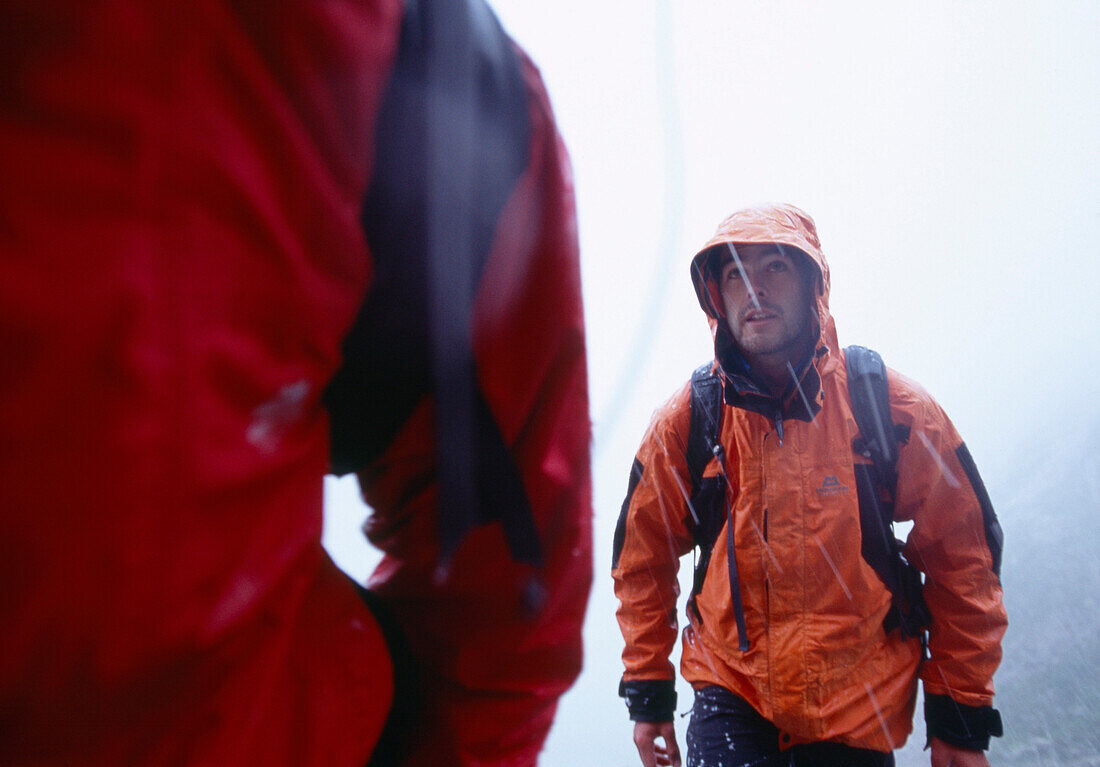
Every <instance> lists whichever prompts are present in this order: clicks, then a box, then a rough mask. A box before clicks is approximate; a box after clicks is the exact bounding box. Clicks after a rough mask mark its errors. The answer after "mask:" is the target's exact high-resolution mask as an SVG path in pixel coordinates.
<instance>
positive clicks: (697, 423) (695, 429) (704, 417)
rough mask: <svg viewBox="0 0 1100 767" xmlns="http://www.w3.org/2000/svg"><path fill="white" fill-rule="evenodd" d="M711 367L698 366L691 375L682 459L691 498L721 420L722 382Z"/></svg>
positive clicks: (711, 452) (714, 440)
mask: <svg viewBox="0 0 1100 767" xmlns="http://www.w3.org/2000/svg"><path fill="white" fill-rule="evenodd" d="M713 365H714V363H713V362H708V363H706V364H704V365H700V366H699V367H697V368H696V369H695V371H694V372H693V373H692V374H691V426H690V429H689V431H688V445H687V455H686V456H685V457H686V459H687V467H688V474H689V476H690V477H691V494H692V495H695V493H696V492H697V491H698V490H699V483H700V481H701V480H702V478H703V469H705V468H706V466H707V464H708V463H710V459H711V458H713V457H714V446H715V445H716V444H717V443H718V426H719V424H720V423H721V420H722V381H721V380H720V379H719V378H718V376H717V375H716V374H715V373H714V372H713V370H712V367H713Z"/></svg>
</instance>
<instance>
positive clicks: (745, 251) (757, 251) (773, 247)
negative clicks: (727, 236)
mask: <svg viewBox="0 0 1100 767" xmlns="http://www.w3.org/2000/svg"><path fill="white" fill-rule="evenodd" d="M735 251H736V253H737V259H739V260H740V261H741V263H742V264H752V263H756V262H759V261H761V260H763V259H767V258H773V257H778V258H781V259H783V260H785V261H787V262H788V263H790V264H792V265H794V264H795V263H796V262H795V259H794V253H793V252H792V251H791V249H790V248H785V247H783V246H782V245H778V244H776V243H773V242H765V243H755V242H754V243H743V244H740V245H738V244H733V245H728V246H726V247H725V252H724V253H723V254H722V272H723V273H724V272H725V271H726V270H727V269H729V268H731V267H733V266H734V264H735V261H734V252H735Z"/></svg>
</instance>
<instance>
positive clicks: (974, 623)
mask: <svg viewBox="0 0 1100 767" xmlns="http://www.w3.org/2000/svg"><path fill="white" fill-rule="evenodd" d="M771 242H774V243H781V244H784V245H787V246H793V247H795V248H798V250H800V251H802V253H804V254H805V255H806V256H808V257H809V259H810V261H811V262H812V263H813V264H814V265H815V266H816V267H817V272H818V274H817V277H818V280H817V290H816V310H817V312H816V316H817V321H818V327H819V328H820V335H819V340H818V342H817V346H816V350H815V353H814V355H813V357H812V359H808V360H806V362H805V363H804V364H803V366H802V367H801V369H800V370H799V371H798V376H799V378H800V383H801V388H802V391H803V392H804V393H805V395H806V398H805V399H803V398H802V397H801V396H800V395H799V394H798V393H797V390H795V391H792V392H791V393H790V395H789V396H788V397H786V398H785V399H784V400H783V401H779V400H777V399H775V398H773V397H771V396H770V395H767V394H766V393H765V392H764V391H762V390H761V389H760V388H759V387H757V386H756V384H755V383H754V382H753V381H752V379H751V377H749V376H748V374H747V373H746V372H745V371H746V368H745V367H744V363H743V361H742V360H741V358H740V355H739V353H738V350H737V348H736V346H735V344H734V342H733V340H732V337H731V335H730V333H729V331H728V329H727V328H726V323H725V321H724V319H722V318H721V317H720V311H721V310H720V308H717V307H720V306H721V303H720V302H719V301H717V296H718V293H717V286H716V285H715V284H714V283H713V282H712V281H710V280H708V277H707V274H708V270H707V269H706V268H705V264H704V261H705V259H706V258H708V257H709V256H710V255H711V254H712V253H714V251H712V250H711V249H712V248H714V246H716V245H719V246H725V245H726V243H771ZM692 276H693V279H694V282H695V286H696V291H697V293H698V295H699V301H700V304H701V305H702V307H703V309H704V311H705V312H706V313H707V315H708V317H709V321H710V325H711V330H712V333H713V335H714V338H715V352H716V365H717V368H718V370H719V372H720V373H721V374H722V376H721V377H722V381H723V390H724V400H725V402H724V404H723V407H722V415H721V427H720V439H721V442H722V445H723V446H724V448H725V465H724V466H722V467H719V466H718V465H717V464H718V459H717V458H715V459H712V460H711V462H710V465H709V466H707V468H706V470H705V472H704V476H715V475H716V473H717V472H719V471H724V472H725V474H726V476H727V477H728V482H729V490H728V491H727V493H728V496H727V497H728V498H729V500H730V503H731V504H732V515H733V520H734V541H735V545H736V548H735V550H736V565H737V571H738V576H737V577H738V580H739V591H740V596H741V601H742V604H743V609H744V618H745V623H746V629H747V634H748V640H749V649H748V650H747V651H744V652H743V651H741V650H740V649H739V647H738V645H739V642H738V639H739V638H738V635H737V625H736V621H735V618H734V612H733V609H732V601H731V592H730V577H729V575H728V560H727V555H726V551H727V548H726V547H727V540H726V538H727V534H728V530H727V529H726V526H723V529H722V531H721V533H720V534H719V537H718V539H717V540H716V541H715V544H714V549H713V554H712V556H711V560H710V564H709V568H708V571H707V574H706V578H705V581H704V583H703V586H702V589H701V592H700V593H699V594H698V596H697V598H696V607H697V614H693V611H689V625H688V626H687V627H686V628H685V629H684V635H683V653H682V659H681V672H682V673H683V675H684V677H685V678H686V679H687V680H688V681H689V682H690V683H691V684H692V685H693V687H695V688H696V689H699V688H701V687H703V686H706V685H712V684H716V685H721V686H722V687H725V688H727V689H729V690H731V691H733V692H734V693H736V694H737V695H739V696H741V697H743V698H744V699H745V700H747V701H748V702H749V703H750V704H751V705H752V706H753V707H754V708H755V709H757V710H758V711H759V712H760V713H761V714H762V715H763V716H764V717H766V718H767V719H769V720H770V721H771V722H773V723H774V724H775V725H776V726H777V727H778V728H779V730H780V733H781V735H780V745H781V746H782V747H786V746H789V745H794V744H796V743H799V742H807V741H820V740H832V741H840V742H843V743H847V744H849V745H852V746H856V747H861V748H870V749H875V750H878V751H887V750H891V749H895V748H898V747H900V746H902V745H903V744H904V742H905V740H906V738H907V737H908V735H909V733H910V732H911V731H912V718H913V709H914V702H915V695H916V678H917V675H918V669H919V676H920V678H921V679H922V680H923V682H924V687H925V695H926V699H927V701H928V703H927V704H926V713H927V714H928V717H929V732H930V734H934V735H938V736H940V737H943V738H944V739H945V740H949V741H952V740H953V741H955V742H956V744H957V745H976V747H985V745H987V744H988V734H989V733H992V734H999V726H1000V725H999V719H997V723H996V724H995V725H994V724H992V722H990V717H994V718H995V712H994V711H993V710H992V709H990V708H988V707H989V706H990V704H991V702H992V697H993V683H992V677H993V672H994V670H995V669H996V667H997V665H998V663H999V661H1000V657H1001V648H1000V641H1001V637H1002V635H1003V634H1004V631H1005V628H1006V625H1007V618H1006V614H1005V610H1004V606H1003V603H1002V599H1001V597H1002V592H1001V585H1000V581H999V577H998V574H997V570H999V560H1000V546H1001V539H1000V528H999V526H998V524H997V521H996V517H995V515H994V513H993V509H992V507H991V506H990V504H989V502H988V496H987V495H986V493H985V490H984V487H983V486H982V484H981V479H980V477H979V476H978V474H977V471H976V469H975V468H974V464H973V462H972V461H971V459H970V456H969V453H968V452H967V450H966V447H965V445H964V444H963V443H962V441H961V439H960V438H959V435H958V434H957V433H956V431H955V429H954V427H953V426H952V424H951V422H950V421H949V420H948V418H947V416H946V414H945V413H944V412H943V410H941V409H940V407H939V406H938V405H937V404H936V402H935V401H934V400H933V399H932V398H931V397H930V396H929V395H928V394H927V393H926V392H925V391H924V390H923V389H922V388H921V387H920V386H919V385H918V384H916V383H914V382H913V381H911V380H909V379H907V378H905V377H903V376H901V375H899V374H898V373H896V372H894V371H892V370H891V371H889V374H888V380H889V386H890V406H891V412H892V416H893V420H894V421H895V423H897V424H900V425H904V426H907V427H909V430H910V438H909V440H908V442H907V443H906V444H904V445H902V446H901V447H900V457H899V460H898V482H897V501H896V505H895V514H894V517H895V520H896V521H903V520H912V522H913V528H912V531H911V533H910V535H909V538H908V542H907V544H906V546H905V550H904V551H905V554H906V556H907V558H909V560H910V561H912V562H914V563H915V564H916V565H917V566H918V567H919V568H920V569H921V570H922V571H923V572H924V573H925V574H926V585H925V587H924V596H925V599H926V601H927V603H928V606H929V609H930V611H931V613H932V616H933V625H932V627H931V630H930V655H931V657H930V659H929V660H927V661H926V662H925V663H924V664H923V665H921V663H920V657H921V647H920V643H919V641H918V640H916V639H908V640H905V639H902V638H901V637H900V635H899V633H898V632H897V631H893V632H891V633H890V634H889V635H888V634H887V633H886V631H885V630H884V629H883V618H884V616H885V615H886V612H887V610H888V608H889V607H890V600H891V595H890V592H889V591H888V590H887V588H886V587H885V586H884V585H883V583H882V581H881V579H880V578H879V577H878V575H877V574H876V573H875V571H874V570H873V569H872V568H871V566H870V565H869V564H868V563H867V562H866V561H865V560H864V558H863V557H862V556H861V552H860V544H861V534H860V521H859V520H860V517H859V509H858V504H857V496H856V490H855V488H856V483H855V475H854V468H853V465H854V461H856V460H859V461H863V460H864V459H863V458H862V457H861V456H855V455H854V453H853V450H852V441H853V439H854V438H855V437H856V436H857V435H858V428H857V426H856V423H855V419H854V417H853V415H852V411H851V405H850V403H849V397H848V392H847V374H846V370H845V363H844V355H843V352H842V351H841V350H840V348H839V346H838V344H837V336H836V328H835V325H834V323H833V319H832V317H831V315H830V314H829V307H828V298H829V270H828V266H827V264H826V262H825V258H824V256H823V254H822V252H821V248H820V244H819V242H818V238H817V233H816V231H815V228H814V224H813V221H812V220H811V219H810V218H809V216H807V215H806V214H805V213H803V212H802V211H800V210H798V209H797V208H794V207H792V206H787V205H780V206H767V207H761V208H753V209H749V210H747V211H741V212H739V213H735V214H734V215H732V216H731V217H729V218H728V219H726V220H725V221H724V222H723V223H722V225H721V226H720V227H719V229H718V232H717V233H716V234H715V236H714V237H713V238H712V239H711V240H710V241H709V242H708V243H707V244H706V245H705V246H704V248H703V249H702V250H701V251H700V252H699V253H698V254H697V255H696V257H695V259H694V260H693V262H692ZM792 389H794V387H792ZM810 411H812V413H811V412H810ZM689 423H690V386H689V385H687V384H685V385H684V386H683V387H681V388H680V390H679V391H677V392H676V393H675V394H674V395H673V396H672V398H671V399H670V400H669V401H668V402H667V403H666V404H665V405H664V406H663V407H662V408H660V409H659V410H658V411H657V412H656V414H655V416H654V419H653V422H652V424H651V425H650V427H649V430H648V432H647V434H646V436H645V438H644V441H643V443H642V445H641V448H640V449H639V451H638V454H637V458H636V461H635V464H634V470H633V472H632V475H631V483H630V489H629V491H628V495H627V498H626V501H625V502H624V504H623V510H622V514H621V516H620V519H619V524H618V530H617V533H616V536H615V552H614V560H613V576H614V578H615V591H616V594H617V596H618V598H619V600H620V603H621V604H620V607H619V610H618V613H617V615H618V620H619V624H620V627H621V629H622V632H623V636H624V638H625V640H626V647H625V650H624V652H623V660H624V664H625V667H626V672H625V674H624V676H623V686H624V688H626V687H628V686H630V685H631V684H632V683H634V684H637V683H639V682H640V683H641V687H642V689H647V688H646V685H649V687H648V690H649V694H648V701H646V700H642V699H643V698H646V696H640V697H639V700H641V702H640V703H638V702H635V703H634V704H632V701H631V697H630V695H629V694H627V695H626V697H627V699H628V705H630V707H631V718H633V719H635V720H640V721H663V720H668V719H671V713H672V708H673V706H674V705H675V704H674V695H673V692H672V680H673V678H674V671H673V668H672V666H671V664H670V663H669V653H670V651H671V650H672V647H673V645H674V644H675V641H676V634H677V622H676V612H675V610H676V608H675V604H676V596H677V579H676V573H677V570H678V566H679V558H680V557H681V556H683V555H684V554H686V553H687V552H689V551H691V549H692V547H693V541H692V515H691V513H690V511H689V508H688V504H687V502H686V500H685V499H686V498H687V497H688V494H689V493H690V488H691V479H690V478H689V475H688V471H687V466H686V462H685V457H684V456H685V449H686V447H687V444H688V429H689ZM777 425H778V426H780V427H781V428H780V429H778V430H777ZM867 460H868V462H869V459H867ZM655 701H663V702H657V703H655ZM952 701H953V702H954V703H956V704H959V705H958V706H956V705H954V704H953V703H952ZM661 709H663V710H661ZM945 709H951V710H955V711H962V712H965V714H966V715H965V716H964V717H963V722H956V723H954V725H955V727H954V729H955V730H956V731H959V730H961V731H962V733H953V732H952V726H951V725H950V724H946V725H945V724H944V723H943V722H934V721H933V719H934V718H935V719H938V720H939V719H942V718H943V717H942V716H941V715H940V714H942V712H943V711H944V710H945ZM937 712H940V713H937ZM986 723H988V724H989V726H988V727H986ZM967 729H970V730H974V729H977V730H983V729H985V730H986V732H985V736H984V744H983V743H982V738H981V737H978V738H977V739H976V740H971V739H970V738H969V737H965V736H964V735H963V733H966V730H967ZM969 734H970V735H975V734H977V735H981V734H982V733H981V732H979V733H973V732H971V733H969ZM953 735H954V737H952V736H953Z"/></svg>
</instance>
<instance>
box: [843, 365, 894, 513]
mask: <svg viewBox="0 0 1100 767" xmlns="http://www.w3.org/2000/svg"><path fill="white" fill-rule="evenodd" d="M844 357H845V361H846V364H847V367H848V395H849V397H851V400H852V415H854V416H855V419H856V424H857V425H858V426H859V434H860V437H859V440H858V444H857V445H855V447H856V449H857V450H858V452H860V453H862V454H863V455H864V456H866V457H867V458H870V459H871V460H872V461H874V462H875V467H876V468H877V469H878V470H879V472H880V473H881V475H882V479H883V480H884V482H886V483H887V485H888V486H889V489H890V490H891V494H892V492H893V486H894V485H895V484H896V476H895V475H896V473H897V463H898V441H897V436H896V432H895V430H894V421H893V418H891V417H890V389H889V385H888V384H887V381H886V364H885V363H884V362H883V361H882V357H880V356H879V355H878V352H876V351H874V350H872V349H868V348H866V347H864V346H849V347H847V348H846V349H845V350H844Z"/></svg>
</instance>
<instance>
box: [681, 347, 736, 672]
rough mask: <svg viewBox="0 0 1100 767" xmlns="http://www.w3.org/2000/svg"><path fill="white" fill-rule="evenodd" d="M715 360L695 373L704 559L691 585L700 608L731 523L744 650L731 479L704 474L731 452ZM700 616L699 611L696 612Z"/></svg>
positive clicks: (697, 530)
mask: <svg viewBox="0 0 1100 767" xmlns="http://www.w3.org/2000/svg"><path fill="white" fill-rule="evenodd" d="M713 367H714V363H713V362H708V363H706V364H705V365H700V366H699V367H698V368H696V369H695V372H694V373H692V374H691V426H690V428H689V431H688V444H687V454H686V456H685V458H686V460H687V467H688V475H689V476H690V477H691V495H690V498H689V505H690V507H691V508H690V512H691V516H692V518H693V519H694V522H695V526H694V528H693V531H694V538H695V544H696V545H697V546H698V547H699V559H698V561H697V562H696V564H695V576H694V579H693V582H692V587H691V598H690V599H689V601H688V605H689V608H690V609H695V607H694V606H695V596H696V595H697V594H698V593H699V591H700V590H701V589H702V588H703V580H704V579H705V578H706V575H707V568H708V567H709V566H710V556H711V552H712V551H713V550H714V543H715V541H717V540H718V534H719V533H721V532H722V526H723V525H728V526H729V530H730V533H729V535H728V537H727V552H726V554H727V561H728V563H729V582H730V596H731V598H732V601H733V612H734V618H735V620H736V621H737V633H738V643H739V646H740V649H741V651H742V652H744V651H746V650H748V649H749V640H748V633H747V632H746V629H745V613H744V609H743V608H742V605H741V587H740V582H739V580H738V576H737V559H736V557H734V541H733V532H732V531H733V516H732V510H731V507H730V505H729V503H728V500H727V495H726V490H727V486H728V482H727V481H726V477H725V474H724V473H722V474H721V476H718V477H707V478H704V477H703V471H704V470H705V469H706V467H707V464H708V463H710V461H711V459H713V458H715V457H717V458H718V460H719V462H720V463H721V464H723V465H724V463H725V452H724V450H723V449H722V445H721V442H720V441H719V435H718V432H719V427H720V426H721V423H722V381H721V379H720V378H719V377H718V375H717V374H716V373H715V372H714V371H713ZM695 614H696V616H698V615H699V613H698V610H696V612H695Z"/></svg>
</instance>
